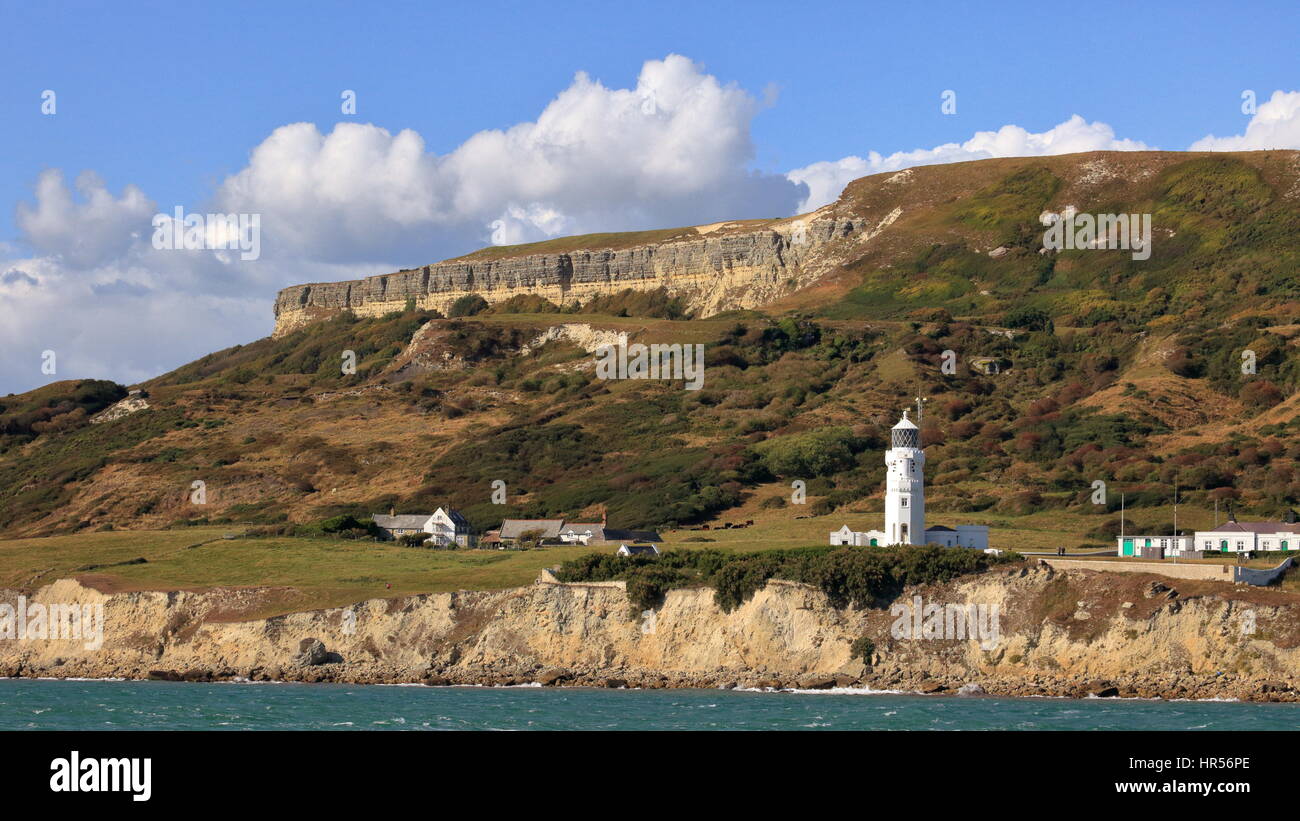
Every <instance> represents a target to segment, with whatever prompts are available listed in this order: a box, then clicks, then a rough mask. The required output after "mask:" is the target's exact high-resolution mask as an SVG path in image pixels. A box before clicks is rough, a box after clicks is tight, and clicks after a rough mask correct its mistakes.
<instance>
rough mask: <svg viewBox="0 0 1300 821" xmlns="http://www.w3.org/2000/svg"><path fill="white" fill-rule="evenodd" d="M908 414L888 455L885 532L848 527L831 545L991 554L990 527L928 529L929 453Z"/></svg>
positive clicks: (896, 427)
mask: <svg viewBox="0 0 1300 821" xmlns="http://www.w3.org/2000/svg"><path fill="white" fill-rule="evenodd" d="M907 414H908V411H903V418H902V419H900V420H899V422H898V424H897V425H894V427H893V429H892V430H891V431H890V445H891V447H890V448H889V450H887V451H885V466H886V469H887V470H886V473H885V529H884V530H883V531H880V530H853V529H852V528H850V527H849V526H848V525H844V526H843V527H841V528H840V529H839V530H836V531H833V532H832V533H831V534H830V543H831V544H832V545H851V546H855V547H883V546H888V545H900V544H914V545H919V544H938V545H943V546H944V547H970V548H975V549H978V550H987V549H988V546H989V529H988V527H987V526H986V525H957V526H956V527H955V528H953V527H946V526H944V525H931V526H928V527H927V526H926V523H925V450H924V449H923V446H922V443H921V429H920V428H919V427H917V426H916V423H915V422H913V421H912V420H911V419H908V418H907Z"/></svg>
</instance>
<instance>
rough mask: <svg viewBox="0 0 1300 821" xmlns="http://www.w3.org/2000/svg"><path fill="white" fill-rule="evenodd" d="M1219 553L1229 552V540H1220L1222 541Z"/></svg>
mask: <svg viewBox="0 0 1300 821" xmlns="http://www.w3.org/2000/svg"><path fill="white" fill-rule="evenodd" d="M1219 552H1220V553H1227V552H1228V540H1227V539H1220V540H1219Z"/></svg>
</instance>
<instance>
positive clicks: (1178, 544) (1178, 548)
mask: <svg viewBox="0 0 1300 821" xmlns="http://www.w3.org/2000/svg"><path fill="white" fill-rule="evenodd" d="M1182 544H1183V543H1182V542H1181V541H1179V538H1178V484H1177V483H1175V484H1174V564H1178V553H1179V551H1181V550H1182Z"/></svg>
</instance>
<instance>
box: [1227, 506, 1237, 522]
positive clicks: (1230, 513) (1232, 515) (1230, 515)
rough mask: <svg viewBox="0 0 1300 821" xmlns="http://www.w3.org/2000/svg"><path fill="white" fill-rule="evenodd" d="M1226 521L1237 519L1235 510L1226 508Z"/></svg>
mask: <svg viewBox="0 0 1300 821" xmlns="http://www.w3.org/2000/svg"><path fill="white" fill-rule="evenodd" d="M1228 521H1230V522H1236V521H1237V512H1236V511H1235V510H1233V509H1232V508H1228Z"/></svg>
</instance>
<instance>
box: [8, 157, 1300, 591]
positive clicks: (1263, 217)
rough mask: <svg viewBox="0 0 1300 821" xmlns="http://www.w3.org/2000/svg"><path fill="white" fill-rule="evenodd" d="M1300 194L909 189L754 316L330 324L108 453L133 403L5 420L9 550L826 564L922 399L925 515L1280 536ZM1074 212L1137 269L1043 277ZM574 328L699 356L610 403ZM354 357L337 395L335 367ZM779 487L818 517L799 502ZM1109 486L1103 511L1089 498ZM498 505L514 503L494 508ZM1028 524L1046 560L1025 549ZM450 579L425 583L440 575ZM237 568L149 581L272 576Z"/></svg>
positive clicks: (1173, 163) (44, 397) (195, 394)
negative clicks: (225, 547)
mask: <svg viewBox="0 0 1300 821" xmlns="http://www.w3.org/2000/svg"><path fill="white" fill-rule="evenodd" d="M1297 167H1298V164H1297V155H1296V153H1295V152H1259V153H1255V154H1234V155H1189V154H1159V153H1149V152H1143V153H1134V154H1087V155H1074V156H1067V157H1052V158H1033V159H1021V160H993V161H986V162H979V163H964V164H959V165H952V166H936V167H930V168H918V169H913V170H911V171H910V172H901V173H900V174H895V175H879V176H877V177H872V178H867V179H864V180H859V181H857V182H854V183H852V184H851V185H850V186H849V187H848V189H846V192H845V195H844V197H843V198H842V199H841V201H840V202H839V203H838V204H836V205H835V206H833V208H832V209H830V210H831V211H832V212H840V213H846V214H847V213H853V214H856V215H858V216H860V217H862V218H863V219H864V220H865V221H866V223H867V224H869V225H871V224H876V223H878V222H879V221H880V220H881V219H882V218H883V217H884V216H885V215H887V214H890V213H893V212H895V211H899V212H900V216H898V217H897V219H896V220H895V222H894V223H893V224H892V225H891V226H890V227H889V229H888V230H886V231H883V232H882V233H881V234H880V235H879V236H877V237H875V238H874V239H872V240H871V241H870V242H865V243H861V244H859V245H858V246H856V248H857V250H856V251H854V252H853V254H852V255H851V256H850V257H848V258H845V259H844V260H843V264H842V265H841V266H840V268H839V269H837V270H836V271H834V272H833V273H832V274H830V275H829V276H827V277H826V278H825V279H824V280H823V281H821V282H819V283H817V284H815V285H813V286H812V287H810V288H808V289H805V291H802V292H800V293H797V294H795V295H794V296H793V297H790V298H789V299H786V300H783V301H782V302H780V303H778V304H775V305H772V306H769V307H768V308H766V309H764V310H763V311H749V312H744V313H743V314H742V313H736V314H731V315H724V316H718V317H710V318H703V319H701V318H679V317H680V316H681V314H680V311H679V310H676V309H674V307H673V305H672V301H671V300H668V299H667V298H666V297H665V296H664V295H662V294H659V295H644V294H641V295H634V294H624V295H617V296H615V297H607V298H605V299H603V300H602V301H601V302H600V303H599V304H596V305H589V306H586V308H585V309H584V312H582V313H563V314H561V313H559V312H558V309H557V307H556V306H551V305H548V304H545V303H544V302H541V301H538V300H520V301H517V302H516V303H514V304H512V305H511V306H508V307H503V308H498V309H497V311H496V312H481V313H476V314H474V315H472V316H466V317H461V318H457V319H443V318H439V317H437V316H436V315H434V314H429V313H423V312H419V311H415V310H408V311H405V312H397V313H394V314H392V315H389V316H386V317H377V318H368V319H357V318H355V317H352V316H348V315H344V316H340V317H337V318H335V319H332V320H329V321H326V322H321V323H317V324H314V325H311V326H308V327H306V328H304V329H302V330H299V331H297V332H294V333H291V334H288V335H286V336H284V337H282V338H279V339H262V340H258V341H256V342H252V343H250V344H248V345H243V346H238V347H235V348H231V349H228V350H225V351H219V352H216V353H213V354H211V355H209V356H207V357H204V358H203V359H200V360H198V361H196V362H194V363H191V364H189V365H186V366H184V367H182V368H179V369H177V370H176V371H174V372H172V373H169V374H165V375H162V376H160V377H158V378H156V379H154V380H151V381H150V382H148V383H146V384H145V385H144V387H145V388H146V389H147V390H148V392H149V403H150V409H149V410H146V411H141V412H138V413H134V414H131V415H128V416H125V417H123V418H121V419H119V420H116V421H113V422H107V423H105V424H103V425H94V426H92V425H90V424H89V423H88V421H87V420H88V418H89V416H91V415H93V413H95V412H97V411H99V410H100V409H102V407H105V406H106V405H107V404H108V403H110V402H112V401H115V400H116V399H117V398H120V396H121V395H123V393H124V387H123V386H113V385H111V384H102V383H76V384H74V383H57V384H56V385H51V386H46V387H44V388H41V389H40V390H39V391H33V392H31V393H29V394H24V395H22V396H19V397H5V398H3V399H0V405H3V408H2V409H0V533H3V534H4V535H6V536H9V537H19V536H36V535H47V534H55V533H61V534H72V533H79V534H91V533H93V534H95V537H96V538H100V537H105V536H111V535H113V534H111V533H108V532H107V531H108V529H109V528H112V529H116V530H122V529H131V530H151V531H157V530H160V529H165V528H187V529H194V528H196V527H197V528H202V527H204V526H211V525H219V526H230V527H233V526H236V525H238V526H240V527H241V528H242V527H249V526H252V527H259V528H262V530H261V531H260V532H263V533H267V534H283V535H272V536H268V538H272V539H283V538H286V537H287V534H290V533H294V532H300V533H301V532H316V531H315V530H314V529H313V527H314V525H316V524H318V523H319V522H321V521H322V520H325V519H328V518H330V517H334V516H339V515H342V514H354V515H362V516H364V515H368V514H369V513H372V512H376V511H387V509H388V508H389V507H390V506H393V507H397V508H399V509H400V510H403V511H415V510H425V509H429V508H431V507H433V506H434V505H437V504H451V505H454V506H455V507H457V508H460V509H462V510H464V511H465V512H466V514H467V515H468V516H469V518H470V519H471V521H472V522H473V523H474V524H475V525H476V526H477V527H479V528H487V527H491V526H495V525H496V524H497V523H498V522H499V521H500V519H501V518H503V517H504V516H567V517H579V516H581V517H590V516H597V515H598V511H599V510H600V509H601V508H602V507H604V508H606V509H608V512H609V517H610V520H611V522H612V523H613V524H615V525H619V526H626V527H642V526H657V527H665V528H671V527H680V528H683V530H682V531H681V533H682V534H683V535H682V536H681V538H682V539H684V538H687V537H688V535H689V534H691V533H695V532H694V531H689V530H685V528H687V527H691V526H698V525H699V524H701V523H705V522H714V523H716V522H722V521H741V520H747V519H755V520H756V521H758V522H760V524H761V525H762V526H763V527H762V528H758V527H756V528H754V529H749V530H747V531H746V530H741V531H726V536H725V537H724V536H716V537H712V536H710V537H711V538H718V539H719V540H720V541H721V540H723V539H733V538H734V539H739V540H742V541H744V540H746V539H747V540H748V541H749V542H750V543H760V544H769V543H770V544H771V546H773V547H776V546H789V547H792V546H798V545H800V544H810V543H820V542H822V541H824V539H825V531H828V530H830V529H831V528H832V527H837V526H838V524H839V523H840V522H841V521H842V520H848V521H853V522H857V521H859V520H861V521H864V522H865V521H867V520H869V519H871V518H872V517H876V516H878V515H879V511H880V509H881V495H882V489H883V477H884V465H883V459H882V454H881V451H882V449H883V447H884V444H885V442H886V438H887V431H888V428H889V427H890V426H891V425H892V424H893V422H894V421H895V420H896V419H897V417H898V413H899V411H900V410H901V409H902V408H903V407H906V406H910V405H911V404H912V402H913V398H914V397H918V396H920V397H925V398H927V399H928V400H929V401H928V403H927V405H926V413H925V420H924V424H923V438H924V440H925V442H926V444H927V449H926V453H927V460H928V461H927V479H928V495H929V498H928V504H929V509H930V510H931V511H932V518H934V519H935V520H936V521H945V520H952V521H956V520H957V519H958V518H960V519H961V520H963V521H966V520H970V521H988V522H990V523H993V524H999V525H1002V526H1003V527H1004V528H1005V529H1006V532H1007V534H1008V535H1006V536H1005V537H1004V538H1006V539H1008V546H1014V547H1016V548H1018V549H1022V550H1024V549H1034V548H1035V547H1038V548H1040V549H1048V550H1050V549H1052V548H1054V547H1055V546H1056V544H1057V543H1062V542H1063V543H1066V544H1067V545H1068V546H1071V547H1074V546H1077V545H1080V544H1102V543H1104V542H1105V540H1106V539H1107V538H1108V537H1109V535H1110V534H1111V533H1113V532H1114V531H1115V530H1116V528H1117V524H1118V518H1117V516H1116V511H1117V510H1118V507H1119V503H1120V493H1121V492H1123V493H1124V494H1125V501H1126V505H1127V507H1128V508H1129V509H1130V511H1131V514H1132V515H1134V516H1135V517H1137V518H1139V519H1143V518H1144V517H1145V518H1147V519H1150V521H1149V524H1150V525H1151V526H1153V527H1157V526H1158V527H1161V528H1162V529H1167V528H1168V527H1169V526H1171V524H1172V523H1171V522H1170V521H1169V519H1170V518H1171V516H1170V514H1171V510H1170V508H1169V503H1170V501H1171V495H1172V488H1173V486H1174V485H1175V484H1177V486H1178V487H1179V488H1180V494H1181V498H1182V502H1183V505H1184V507H1183V508H1182V509H1181V510H1180V514H1181V515H1180V525H1183V526H1197V525H1198V524H1208V523H1209V522H1208V521H1206V522H1203V523H1201V522H1193V521H1192V519H1191V518H1190V517H1191V516H1192V515H1193V514H1192V513H1190V512H1189V511H1192V510H1193V509H1195V510H1196V511H1198V512H1197V513H1196V514H1194V515H1197V516H1203V517H1206V518H1207V519H1209V518H1210V517H1212V515H1213V514H1212V512H1211V511H1213V509H1214V505H1215V503H1216V502H1217V503H1218V504H1219V505H1220V508H1221V509H1222V510H1226V508H1227V506H1228V505H1233V506H1235V507H1236V508H1237V509H1238V511H1239V512H1240V513H1241V514H1242V515H1243V516H1247V515H1259V516H1265V515H1280V514H1281V513H1282V512H1284V511H1285V510H1286V509H1288V508H1290V507H1297V506H1300V463H1298V462H1300V438H1298V437H1297V436H1296V433H1297V429H1300V410H1298V409H1300V399H1297V389H1298V388H1300V279H1298V278H1297V276H1296V274H1295V271H1296V260H1297V259H1298V258H1300V257H1298V253H1300V231H1297V230H1296V229H1297V228H1300V211H1297V200H1296V192H1297V191H1300V182H1298V177H1297ZM1067 205H1073V206H1074V207H1076V208H1077V209H1078V210H1079V211H1081V212H1086V213H1099V212H1101V213H1111V212H1129V213H1151V214H1152V215H1153V224H1154V243H1153V244H1154V251H1153V253H1152V255H1151V258H1150V259H1149V260H1146V261H1138V260H1133V259H1132V258H1131V254H1130V253H1129V252H1127V251H1121V250H1117V251H1102V250H1079V251H1063V252H1059V253H1048V254H1043V253H1039V249H1040V248H1041V235H1042V226H1041V225H1040V224H1039V223H1038V218H1039V215H1040V214H1041V213H1042V212H1043V211H1045V210H1055V211H1059V210H1060V209H1062V208H1064V207H1065V206H1067ZM669 233H672V232H669ZM556 242H557V243H558V242H559V241H556ZM562 244H563V243H560V245H562ZM555 247H559V245H556V246H555ZM990 252H992V253H990ZM597 311H599V312H597ZM669 317H674V318H669ZM561 324H578V325H583V326H586V327H587V328H589V329H590V330H591V331H626V332H628V333H630V334H631V335H632V337H633V340H634V341H643V342H655V341H660V342H686V343H701V344H704V345H705V351H706V363H707V370H706V375H705V383H704V388H703V390H700V391H685V390H683V389H682V385H681V383H680V382H678V383H670V382H651V381H623V382H606V381H601V380H598V379H596V378H595V374H594V371H593V368H592V356H591V354H590V353H588V352H586V351H584V350H583V348H582V347H581V346H580V345H578V344H576V343H575V342H574V341H572V340H571V339H570V338H559V339H554V340H552V341H547V342H545V343H544V344H542V343H539V342H538V338H539V337H541V336H542V334H543V332H545V331H546V330H547V329H548V328H551V327H554V326H556V325H561ZM1246 350H1250V351H1253V352H1254V361H1255V366H1256V372H1255V373H1254V374H1243V373H1242V372H1241V367H1240V365H1241V362H1242V352H1243V351H1246ZM347 351H351V352H352V353H353V354H354V355H355V361H356V372H355V373H344V372H343V371H342V370H341V368H340V365H341V363H342V362H343V361H344V354H345V352H347ZM948 351H951V352H952V354H948V353H946V352H948ZM949 361H955V363H956V370H955V372H954V373H949V372H947V370H946V369H945V367H944V365H945V363H946V362H949ZM989 363H996V364H997V366H998V372H997V373H987V374H986V373H984V372H982V371H981V368H987V367H988V365H989ZM796 479H798V480H802V481H804V482H805V483H806V484H807V489H808V499H807V501H808V504H807V505H804V506H797V505H792V504H791V503H790V486H791V483H792V482H793V481H795V480H796ZM1098 480H1100V481H1104V482H1106V483H1107V487H1108V496H1107V503H1106V504H1105V505H1094V504H1092V502H1091V497H1092V494H1093V483H1094V482H1095V481H1098ZM195 481H202V482H203V483H204V486H205V489H206V504H203V505H198V504H194V503H193V502H192V501H191V494H192V492H193V491H192V488H193V482H195ZM494 481H503V482H505V483H506V487H507V489H508V504H505V505H497V504H493V500H492V497H491V493H492V483H493V482H494ZM808 516H812V517H816V518H811V519H807V518H802V517H808ZM796 517H801V518H796ZM1022 517H1027V518H1022ZM1034 517H1041V518H1040V519H1035V518H1034ZM1035 521H1049V522H1055V523H1056V524H1055V525H1054V526H1053V527H1050V528H1045V529H1041V530H1035V527H1036V526H1035V525H1033V524H1031V523H1032V522H1035ZM1016 522H1023V523H1025V525H1024V527H1023V528H1021V529H1022V530H1023V532H1024V533H1026V534H1031V537H1025V538H1021V537H1019V536H1013V535H1010V534H1011V533H1012V531H1015V530H1016V524H1015V523H1016ZM828 525H829V526H828ZM790 529H793V530H790ZM100 531H104V532H102V533H101V532H100ZM760 531H761V532H760ZM177 532H181V533H188V532H190V530H181V531H177ZM193 532H195V533H197V532H198V531H197V530H194V531H193ZM700 533H702V532H700ZM733 534H737V535H733ZM777 534H788V535H777ZM1035 534H1036V535H1035ZM696 535H699V533H697V534H696ZM181 538H182V539H183V538H186V537H185V536H182V537H181ZM325 541H326V542H328V543H330V544H337V542H335V541H334V540H325ZM1010 541H1014V542H1016V543H1015V544H1014V545H1012V544H1010V543H1009V542H1010ZM1035 541H1041V542H1042V544H1037V545H1036V544H1034V542H1035ZM1026 542H1028V543H1026ZM23 544H25V545H27V546H28V547H27V549H31V550H35V549H37V548H36V547H35V546H36V545H39V544H41V543H40V542H24V543H23ZM242 544H243V543H242V542H241V545H242ZM344 547H347V548H348V549H349V550H354V549H358V547H359V545H344ZM365 548H366V549H370V550H380V549H381V548H377V547H375V546H374V545H373V544H371V543H365ZM382 549H383V550H396V549H397V548H382ZM204 550H208V549H207V548H205V549H201V550H198V551H195V552H194V553H193V557H194V558H193V561H192V562H191V564H195V566H196V567H197V566H198V565H202V564H203V563H204V561H207V560H201V557H202V556H204V555H209V554H211V553H212V551H211V550H208V554H205V553H204ZM114 555H115V554H114ZM349 555H350V554H349ZM376 555H378V554H376ZM403 555H405V554H403ZM188 557H189V554H187V561H189V558H188ZM211 561H212V562H214V563H213V564H212V567H214V568H215V567H221V566H224V565H221V564H220V563H219V562H217V560H216V559H213V560H211ZM412 561H414V560H412ZM421 561H423V562H429V563H431V564H430V565H429V567H424V566H423V565H421V564H419V562H421ZM455 561H458V560H457V559H455V558H454V557H447V556H441V555H439V556H432V555H430V556H427V557H425V558H422V559H420V560H419V561H417V562H416V564H414V565H411V567H412V568H414V569H413V570H412V572H413V573H415V574H417V575H419V574H425V575H422V576H421V578H428V579H435V578H436V572H437V567H440V566H442V565H440V564H439V563H445V562H452V563H453V564H454V562H455ZM510 561H516V560H515V559H511V560H510ZM84 563H85V562H83V564H84ZM196 563H197V564H196ZM547 563H548V564H549V563H550V562H549V561H548V562H547ZM30 564H31V567H32V568H34V569H40V568H38V567H37V565H39V564H40V562H38V561H33V562H31V563H30ZM250 566H252V565H250ZM494 566H495V565H494ZM22 569H24V570H25V569H26V568H22ZM229 569H230V571H231V572H230V573H224V571H223V573H219V574H215V575H209V576H203V575H202V574H197V575H187V573H188V572H189V571H185V572H179V571H178V573H177V574H176V575H174V576H169V577H168V578H172V579H175V580H176V583H177V584H190V583H193V584H203V583H208V582H209V581H212V580H213V579H216V578H217V577H218V576H220V577H222V578H225V577H227V576H229V577H230V579H231V583H243V582H238V581H236V579H244V578H247V579H255V578H257V577H258V574H257V573H253V574H252V575H249V574H248V573H244V574H242V575H241V574H239V573H236V572H235V566H234V565H233V564H232V565H230V566H229ZM535 570H536V568H535V567H531V566H529V567H527V568H523V567H521V568H520V572H519V577H520V578H521V579H523V577H525V576H528V575H529V574H530V573H534V572H535ZM525 571H526V572H525ZM115 572H118V573H119V574H120V575H121V576H122V577H123V578H126V577H128V576H129V575H130V574H132V573H143V574H147V573H150V572H152V568H149V569H146V566H144V565H141V566H139V567H128V568H126V569H125V570H121V571H115ZM260 572H262V571H259V573H260ZM458 572H460V571H458ZM465 572H469V571H468V570H466V571H465ZM266 573H269V574H271V575H274V574H273V573H271V571H270V570H266ZM430 573H432V574H435V575H433V576H429V575H427V574H430ZM20 575H21V574H20ZM361 575H365V574H361ZM510 578H511V579H513V578H514V577H513V576H511V577H510ZM501 580H505V577H504V576H503V577H502V578H501ZM525 580H526V579H525ZM249 583H252V582H249ZM285 583H289V582H285ZM354 592H355V591H354Z"/></svg>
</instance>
